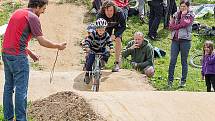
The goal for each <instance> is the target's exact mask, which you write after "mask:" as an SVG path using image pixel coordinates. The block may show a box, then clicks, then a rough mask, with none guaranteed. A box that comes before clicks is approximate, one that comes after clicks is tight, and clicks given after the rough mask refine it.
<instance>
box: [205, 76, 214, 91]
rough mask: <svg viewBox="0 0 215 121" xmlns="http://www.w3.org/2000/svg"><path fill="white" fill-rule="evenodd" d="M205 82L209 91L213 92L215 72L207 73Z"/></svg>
mask: <svg viewBox="0 0 215 121" xmlns="http://www.w3.org/2000/svg"><path fill="white" fill-rule="evenodd" d="M205 83H206V86H207V92H211V84H212V86H213V89H214V90H215V74H206V75H205Z"/></svg>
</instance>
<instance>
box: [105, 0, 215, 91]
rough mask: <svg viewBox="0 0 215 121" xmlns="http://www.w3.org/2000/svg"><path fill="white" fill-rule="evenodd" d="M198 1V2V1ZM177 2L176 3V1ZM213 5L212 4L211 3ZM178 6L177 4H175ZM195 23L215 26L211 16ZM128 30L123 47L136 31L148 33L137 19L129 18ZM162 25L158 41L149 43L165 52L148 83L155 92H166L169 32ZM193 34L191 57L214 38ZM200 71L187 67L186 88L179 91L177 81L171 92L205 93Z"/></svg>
mask: <svg viewBox="0 0 215 121" xmlns="http://www.w3.org/2000/svg"><path fill="white" fill-rule="evenodd" d="M199 1H200V0H199ZM177 2H178V1H177ZM195 2H196V1H195ZM200 3H206V2H205V1H203V0H202V1H201V2H200ZM213 3H214V2H213ZM177 5H178V4H177ZM197 21H199V22H201V23H204V24H207V25H210V26H215V23H214V22H215V20H214V18H213V16H210V15H209V16H207V17H206V18H205V19H198V20H197ZM128 26H129V27H128V28H127V29H126V31H125V32H124V34H123V46H125V45H126V43H127V42H128V41H129V40H131V39H132V36H133V33H134V32H136V31H142V32H143V33H144V34H145V35H146V34H147V32H148V25H147V24H141V23H140V21H139V19H138V17H135V16H134V17H130V18H129V21H128ZM162 28H163V23H161V24H160V27H159V32H158V33H159V37H160V41H150V42H151V43H152V45H153V46H156V47H158V48H162V49H164V50H165V51H166V52H167V55H166V57H164V58H161V59H156V60H155V69H156V73H155V76H154V77H153V78H151V79H150V80H151V81H150V82H151V83H152V85H153V86H154V87H155V88H157V90H167V85H166V84H167V76H168V66H169V60H170V45H171V40H170V32H169V31H168V30H165V29H162ZM194 34H195V32H193V39H192V48H191V50H190V55H192V54H193V53H194V52H195V51H196V50H201V47H202V44H203V42H204V41H205V40H208V39H209V40H215V38H210V37H200V36H194ZM113 62H114V59H113V57H111V59H110V62H109V64H108V65H107V68H111V67H112V66H113ZM180 63H181V62H180V55H179V56H178V61H177V65H176V69H175V78H176V79H178V78H179V79H180V77H181V64H180ZM122 67H123V68H130V66H129V63H128V62H123V65H122ZM200 72H201V69H196V68H193V67H191V66H189V71H188V77H187V86H186V87H185V88H182V89H179V88H178V83H179V80H176V81H174V85H173V89H172V90H184V91H205V83H204V81H202V80H201V75H200Z"/></svg>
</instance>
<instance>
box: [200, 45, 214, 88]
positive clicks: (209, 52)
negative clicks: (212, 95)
mask: <svg viewBox="0 0 215 121" xmlns="http://www.w3.org/2000/svg"><path fill="white" fill-rule="evenodd" d="M213 46H214V45H213V42H212V41H206V42H205V43H204V46H203V53H204V55H203V61H202V79H203V80H204V79H205V83H206V86H207V92H211V84H212V86H213V89H214V90H215V52H214V47H213Z"/></svg>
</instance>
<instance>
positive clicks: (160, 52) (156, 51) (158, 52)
mask: <svg viewBox="0 0 215 121" xmlns="http://www.w3.org/2000/svg"><path fill="white" fill-rule="evenodd" d="M165 55H166V52H165V51H164V50H162V49H160V48H157V47H154V58H161V57H164V56H165Z"/></svg>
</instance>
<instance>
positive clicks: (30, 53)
mask: <svg viewBox="0 0 215 121" xmlns="http://www.w3.org/2000/svg"><path fill="white" fill-rule="evenodd" d="M28 55H29V56H30V57H31V58H32V59H33V61H34V62H36V61H39V56H38V55H36V54H35V53H34V52H32V51H30V50H28Z"/></svg>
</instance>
